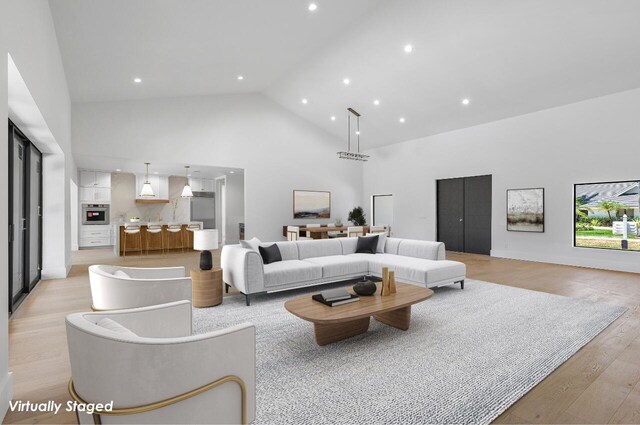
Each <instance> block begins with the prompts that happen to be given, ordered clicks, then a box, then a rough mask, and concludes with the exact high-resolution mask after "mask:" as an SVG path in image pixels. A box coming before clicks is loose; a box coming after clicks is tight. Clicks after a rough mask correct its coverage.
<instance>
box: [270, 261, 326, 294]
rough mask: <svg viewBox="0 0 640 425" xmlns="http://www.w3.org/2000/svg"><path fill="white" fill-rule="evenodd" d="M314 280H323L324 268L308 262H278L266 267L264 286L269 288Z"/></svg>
mask: <svg viewBox="0 0 640 425" xmlns="http://www.w3.org/2000/svg"><path fill="white" fill-rule="evenodd" d="M314 279H322V266H320V265H318V264H314V263H310V262H308V261H300V260H290V261H278V262H277V263H271V264H265V265H264V286H265V287H267V288H270V287H276V286H283V285H289V284H293V283H295V284H297V283H305V282H307V281H311V280H314Z"/></svg>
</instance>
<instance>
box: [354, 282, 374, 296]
mask: <svg viewBox="0 0 640 425" xmlns="http://www.w3.org/2000/svg"><path fill="white" fill-rule="evenodd" d="M353 291H354V292H355V293H356V294H358V295H373V294H375V293H376V284H375V283H374V282H372V281H370V280H366V281H364V282H358V283H356V284H355V285H353Z"/></svg>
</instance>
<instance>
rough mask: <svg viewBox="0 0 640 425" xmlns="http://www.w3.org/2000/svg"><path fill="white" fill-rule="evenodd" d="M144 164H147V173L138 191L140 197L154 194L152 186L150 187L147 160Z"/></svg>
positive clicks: (148, 196)
mask: <svg viewBox="0 0 640 425" xmlns="http://www.w3.org/2000/svg"><path fill="white" fill-rule="evenodd" d="M144 165H146V166H147V173H146V177H145V180H144V184H143V185H142V190H141V191H140V197H141V198H154V197H155V196H156V195H154V194H153V188H152V187H151V183H150V182H149V165H151V164H150V163H148V162H145V163H144Z"/></svg>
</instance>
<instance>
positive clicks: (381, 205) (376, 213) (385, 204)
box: [371, 195, 393, 229]
mask: <svg viewBox="0 0 640 425" xmlns="http://www.w3.org/2000/svg"><path fill="white" fill-rule="evenodd" d="M371 211H372V217H371V224H372V225H373V226H381V225H388V226H389V229H391V228H392V226H393V195H373V196H372V197H371Z"/></svg>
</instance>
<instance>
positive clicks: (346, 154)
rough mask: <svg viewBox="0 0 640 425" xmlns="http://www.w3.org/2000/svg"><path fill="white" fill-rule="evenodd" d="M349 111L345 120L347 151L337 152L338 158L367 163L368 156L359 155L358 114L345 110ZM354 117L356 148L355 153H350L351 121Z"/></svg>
mask: <svg viewBox="0 0 640 425" xmlns="http://www.w3.org/2000/svg"><path fill="white" fill-rule="evenodd" d="M347 111H349V115H348V118H347V150H346V151H341V152H338V158H340V159H350V160H352V161H368V160H369V155H365V154H363V153H360V114H359V113H358V112H357V111H356V110H355V109H353V108H347ZM352 117H355V120H356V136H357V146H356V151H355V152H352V151H351V119H352Z"/></svg>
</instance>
